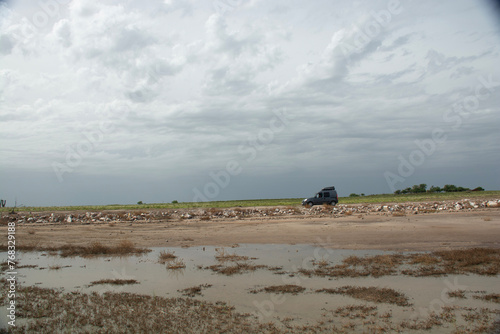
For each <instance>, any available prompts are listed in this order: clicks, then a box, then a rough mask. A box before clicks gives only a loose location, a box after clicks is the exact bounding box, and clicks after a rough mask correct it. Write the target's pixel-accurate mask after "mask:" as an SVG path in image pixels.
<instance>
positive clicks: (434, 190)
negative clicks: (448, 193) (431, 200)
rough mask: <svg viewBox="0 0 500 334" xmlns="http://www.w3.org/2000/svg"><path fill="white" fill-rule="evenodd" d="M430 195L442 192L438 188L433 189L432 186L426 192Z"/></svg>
mask: <svg viewBox="0 0 500 334" xmlns="http://www.w3.org/2000/svg"><path fill="white" fill-rule="evenodd" d="M428 191H429V192H430V193H440V192H441V191H443V190H442V189H441V188H440V187H435V186H432V187H430V188H429V190H428Z"/></svg>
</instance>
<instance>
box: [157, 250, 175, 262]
mask: <svg viewBox="0 0 500 334" xmlns="http://www.w3.org/2000/svg"><path fill="white" fill-rule="evenodd" d="M174 253H175V252H170V251H168V252H167V251H164V250H162V251H161V252H160V254H159V255H158V262H159V263H161V264H165V263H166V262H167V261H172V260H175V259H176V258H177V256H176V255H175V254H174Z"/></svg>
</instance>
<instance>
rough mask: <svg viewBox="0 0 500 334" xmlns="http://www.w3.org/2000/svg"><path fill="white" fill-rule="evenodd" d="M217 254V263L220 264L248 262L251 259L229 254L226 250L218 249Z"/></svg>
mask: <svg viewBox="0 0 500 334" xmlns="http://www.w3.org/2000/svg"><path fill="white" fill-rule="evenodd" d="M215 252H216V253H217V254H215V258H216V259H217V261H220V262H226V261H234V262H237V261H247V260H248V259H249V258H248V256H241V255H237V254H236V253H233V254H231V253H229V252H226V250H225V249H224V248H216V249H215Z"/></svg>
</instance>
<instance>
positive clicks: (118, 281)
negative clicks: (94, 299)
mask: <svg viewBox="0 0 500 334" xmlns="http://www.w3.org/2000/svg"><path fill="white" fill-rule="evenodd" d="M98 284H111V285H126V284H139V281H137V280H135V279H101V280H99V281H93V282H90V286H93V285H98Z"/></svg>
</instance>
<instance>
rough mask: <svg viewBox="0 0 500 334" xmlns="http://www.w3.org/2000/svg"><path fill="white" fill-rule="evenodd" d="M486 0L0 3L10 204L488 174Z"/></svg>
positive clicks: (215, 196)
mask: <svg viewBox="0 0 500 334" xmlns="http://www.w3.org/2000/svg"><path fill="white" fill-rule="evenodd" d="M497 14H498V12H496V11H495V8H493V6H492V5H491V2H486V1H476V0H466V1H464V0H450V1H439V2H436V1H403V0H401V1H393V0H391V1H385V0H384V1H351V0H339V1H331V0H328V1H326V0H325V1H321V0H313V1H294V0H286V1H285V0H283V1H281V0H276V1H275V0H272V1H264V0H214V1H212V0H210V1H190V0H164V1H157V0H149V1H139V0H127V1H118V0H116V1H114V0H103V1H99V2H98V1H83V0H73V1H71V0H44V1H11V2H9V1H7V2H6V1H0V145H1V146H0V147H1V152H0V156H1V160H0V168H1V169H0V172H1V177H0V182H1V183H0V197H1V198H2V199H6V200H7V205H8V206H12V205H14V203H15V201H16V200H17V205H27V206H28V205H79V204H112V203H124V204H125V203H136V202H137V201H143V202H146V203H161V202H171V201H172V200H178V201H183V202H190V201H204V200H227V199H252V198H297V197H302V198H303V197H307V196H311V195H313V194H314V193H315V192H316V191H318V190H319V189H320V188H322V187H324V186H330V185H335V186H336V187H337V189H338V191H339V195H340V196H348V195H349V194H350V193H365V194H367V195H368V194H373V193H392V192H393V191H394V190H396V189H402V188H406V187H409V186H412V185H413V184H420V183H426V184H428V185H429V186H431V185H437V186H443V185H444V184H455V185H457V186H465V187H476V186H482V187H484V188H485V189H488V190H498V189H500V177H499V166H500V154H499V153H500V150H499V143H500V131H499V125H500V94H499V93H500V66H499V64H500V25H499V23H500V20H499V17H498V15H497Z"/></svg>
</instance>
